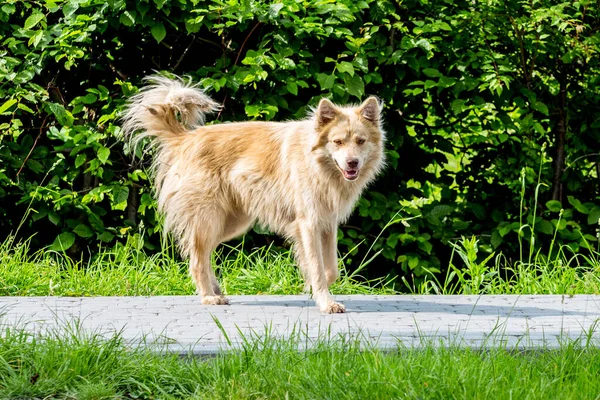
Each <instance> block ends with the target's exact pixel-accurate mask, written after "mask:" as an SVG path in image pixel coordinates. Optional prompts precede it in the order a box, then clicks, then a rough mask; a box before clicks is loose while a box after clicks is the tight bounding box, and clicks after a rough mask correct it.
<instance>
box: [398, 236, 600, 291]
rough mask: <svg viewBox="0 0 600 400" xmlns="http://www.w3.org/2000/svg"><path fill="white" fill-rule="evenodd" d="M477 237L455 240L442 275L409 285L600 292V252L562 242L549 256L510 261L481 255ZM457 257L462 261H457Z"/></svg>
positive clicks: (445, 288)
mask: <svg viewBox="0 0 600 400" xmlns="http://www.w3.org/2000/svg"><path fill="white" fill-rule="evenodd" d="M478 251H479V248H478V241H477V239H475V238H474V237H472V238H462V240H461V241H460V242H458V243H456V244H453V253H452V257H451V259H450V266H449V268H448V270H447V273H446V275H445V276H444V277H442V278H441V279H438V278H436V277H435V276H433V275H431V276H429V277H427V278H426V279H425V280H424V281H423V282H421V283H420V284H419V285H410V284H409V283H408V282H407V281H406V280H404V282H405V285H406V286H407V287H409V289H410V291H411V292H413V293H418V294H566V295H574V294H599V293H600V259H599V257H598V253H597V252H595V251H590V252H589V254H587V255H586V254H581V253H580V254H578V253H575V252H573V251H572V250H571V248H570V247H569V246H560V247H559V249H558V251H557V252H556V255H555V256H554V257H553V258H549V257H548V256H546V255H543V254H541V253H539V252H538V253H537V254H536V255H535V256H534V257H531V258H530V259H528V260H525V261H517V262H516V263H514V264H512V265H511V264H509V263H508V262H507V260H505V259H504V257H503V256H502V254H498V255H494V254H492V255H490V256H488V257H486V258H485V259H484V260H480V257H478V254H477V253H478ZM457 258H458V260H459V263H457V262H456V259H457Z"/></svg>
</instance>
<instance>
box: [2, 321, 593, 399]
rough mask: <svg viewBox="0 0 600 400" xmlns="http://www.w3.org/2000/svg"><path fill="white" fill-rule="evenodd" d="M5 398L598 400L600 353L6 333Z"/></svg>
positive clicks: (572, 347)
mask: <svg viewBox="0 0 600 400" xmlns="http://www.w3.org/2000/svg"><path fill="white" fill-rule="evenodd" d="M0 338H1V340H0V398H2V399H14V398H21V399H25V398H26V399H55V398H57V399H78V400H83V399H115V398H116V399H119V398H123V399H159V398H160V399H175V398H180V399H196V398H197V399H204V398H206V399H225V398H231V399H249V398H253V399H288V398H289V399H391V398H411V399H424V398H427V399H450V398H459V399H463V398H465V399H511V398H512V399H594V398H598V397H599V396H600V350H598V349H593V348H585V346H584V345H579V344H577V343H571V344H565V345H564V346H563V347H562V348H561V349H559V350H538V351H530V352H518V351H508V350H488V351H477V350H470V349H460V348H456V347H451V348H437V347H436V346H429V347H426V348H424V349H422V350H415V349H398V350H396V351H392V352H382V351H380V350H377V349H364V348H363V349H360V348H359V347H358V345H357V344H356V343H352V342H351V343H343V342H340V341H326V342H322V343H317V344H315V345H314V348H313V349H312V350H309V351H298V350H297V345H298V340H300V341H301V340H302V339H301V338H299V337H298V338H296V339H293V340H291V341H287V342H283V341H277V340H270V339H267V340H261V341H260V342H258V341H255V340H249V341H248V342H247V343H246V344H245V347H244V348H243V349H242V350H240V351H236V352H232V353H226V354H221V355H219V356H216V357H214V358H194V357H180V356H177V355H170V354H157V353H150V352H148V351H144V350H136V349H131V348H128V346H127V345H126V344H125V343H123V341H122V339H121V338H119V337H118V336H115V337H113V338H110V339H101V338H99V337H97V336H93V335H89V336H84V335H82V334H79V333H77V332H76V331H75V332H73V331H72V332H71V333H67V334H61V335H57V336H51V337H46V338H45V339H34V338H32V337H31V336H29V335H27V334H25V333H23V332H21V331H18V330H7V329H5V330H4V331H3V333H2V334H1V336H0Z"/></svg>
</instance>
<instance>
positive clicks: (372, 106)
mask: <svg viewBox="0 0 600 400" xmlns="http://www.w3.org/2000/svg"><path fill="white" fill-rule="evenodd" d="M359 110H360V115H361V117H363V118H364V119H366V120H367V121H371V122H374V123H375V122H379V119H380V118H381V105H380V104H379V99H377V97H375V96H371V97H369V98H368V99H366V100H365V101H364V102H363V103H362V104H361V105H360V108H359Z"/></svg>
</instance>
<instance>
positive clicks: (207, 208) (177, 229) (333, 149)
mask: <svg viewBox="0 0 600 400" xmlns="http://www.w3.org/2000/svg"><path fill="white" fill-rule="evenodd" d="M145 80H146V81H147V83H148V84H147V85H146V86H145V87H144V88H142V89H141V90H140V92H139V93H138V94H136V95H134V96H132V97H131V98H130V99H129V101H128V104H127V106H126V109H125V112H124V115H123V126H122V131H123V133H124V137H125V139H126V140H128V141H129V142H130V145H131V146H133V147H134V148H135V146H136V144H137V142H138V141H139V140H140V139H142V138H143V137H146V136H150V137H153V138H154V140H153V141H152V142H154V143H155V144H156V145H157V149H156V153H155V156H154V164H153V165H154V168H155V181H156V183H155V185H156V197H157V201H158V208H159V211H160V212H161V213H162V214H163V215H164V218H165V219H164V229H165V231H167V232H170V233H172V234H173V235H174V237H175V239H176V241H177V244H178V247H179V249H180V251H181V253H182V255H183V256H184V257H189V262H190V274H191V276H192V278H193V279H194V282H195V284H196V287H197V290H198V292H199V294H200V295H201V296H202V304H212V305H219V304H221V305H222V304H228V303H229V301H228V299H227V298H226V297H224V296H223V294H222V292H221V289H220V287H219V283H218V281H217V278H216V277H215V274H214V272H213V270H212V267H211V263H210V259H211V253H212V251H213V250H215V248H216V247H217V246H218V245H219V244H220V243H222V242H225V241H227V240H230V239H233V238H235V237H238V236H241V235H242V234H244V233H245V232H247V231H248V230H249V229H250V228H251V227H252V226H253V225H254V224H255V223H259V224H260V225H261V226H265V227H268V228H269V229H270V230H271V231H273V232H276V233H278V234H280V235H282V236H284V237H285V238H287V239H289V240H290V241H292V243H293V247H294V251H295V255H296V259H297V262H298V265H299V267H300V270H301V272H302V274H303V276H304V279H305V281H306V284H307V287H308V286H310V287H311V288H312V296H313V298H314V300H315V302H316V304H317V306H318V307H319V309H320V310H321V312H324V313H343V312H345V307H344V305H343V304H340V303H337V302H335V301H334V299H333V298H332V296H331V294H330V292H329V287H330V286H331V284H332V283H333V282H335V280H336V279H337V278H338V276H339V271H338V261H337V230H338V226H339V224H340V223H341V222H343V221H345V220H346V219H347V218H348V217H349V216H350V213H351V211H352V208H353V206H354V204H355V203H356V201H357V200H358V198H359V196H360V194H361V192H362V191H363V190H364V189H365V187H366V186H367V185H368V184H369V183H370V182H372V181H373V180H374V178H375V177H376V175H377V174H378V173H379V172H380V171H381V170H382V168H383V166H384V142H385V132H384V130H383V128H382V118H381V112H382V104H381V103H380V101H379V100H378V99H377V98H376V97H369V98H367V99H366V100H365V101H364V102H363V103H362V104H361V105H359V106H338V105H335V104H333V103H332V102H331V101H330V100H328V99H326V98H323V99H321V100H320V102H319V104H318V106H317V108H316V109H313V110H312V113H311V114H310V115H309V116H308V117H307V118H306V119H304V120H300V121H289V122H258V121H251V122H231V123H221V124H214V125H204V121H205V116H206V114H209V113H211V112H215V111H217V110H218V109H219V107H220V106H219V104H218V103H216V102H215V101H214V100H212V99H211V98H210V97H209V96H207V95H206V94H205V93H204V92H203V91H202V90H201V89H199V88H198V86H197V85H192V84H191V83H189V82H186V81H184V80H183V79H181V78H176V79H170V78H166V77H163V76H158V75H154V76H149V77H146V78H145Z"/></svg>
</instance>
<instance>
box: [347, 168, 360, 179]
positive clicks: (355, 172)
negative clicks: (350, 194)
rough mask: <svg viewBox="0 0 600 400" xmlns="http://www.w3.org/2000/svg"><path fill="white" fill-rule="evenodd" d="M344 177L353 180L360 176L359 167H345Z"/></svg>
mask: <svg viewBox="0 0 600 400" xmlns="http://www.w3.org/2000/svg"><path fill="white" fill-rule="evenodd" d="M344 178H346V179H348V180H351V181H353V180H354V179H356V178H358V170H357V169H345V170H344Z"/></svg>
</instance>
